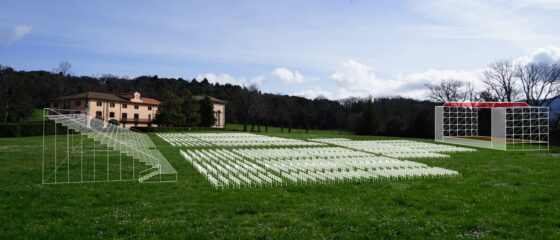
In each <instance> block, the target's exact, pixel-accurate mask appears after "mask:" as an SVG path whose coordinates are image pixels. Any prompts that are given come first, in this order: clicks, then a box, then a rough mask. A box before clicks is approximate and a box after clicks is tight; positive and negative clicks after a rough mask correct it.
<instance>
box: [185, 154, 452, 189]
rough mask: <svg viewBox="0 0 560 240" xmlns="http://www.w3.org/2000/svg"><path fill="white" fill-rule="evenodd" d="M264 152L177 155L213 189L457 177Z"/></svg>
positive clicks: (402, 166)
mask: <svg viewBox="0 0 560 240" xmlns="http://www.w3.org/2000/svg"><path fill="white" fill-rule="evenodd" d="M318 149H319V148H318ZM268 150H269V151H271V152H272V153H267V152H266V151H263V150H262V149H258V150H257V149H232V150H225V149H199V150H186V151H183V150H180V154H181V156H183V158H184V159H185V160H186V161H187V162H189V163H190V164H192V165H193V166H194V168H195V169H196V170H197V171H198V172H199V173H200V174H202V175H203V176H205V177H206V179H207V180H208V181H209V182H210V183H211V184H212V186H214V187H216V188H229V187H243V186H273V185H285V184H288V183H296V184H308V183H329V182H340V181H363V180H378V179H409V178H416V177H450V176H451V177H452V176H458V175H459V174H458V172H456V171H452V170H447V169H442V168H434V167H429V166H427V165H425V164H422V163H417V162H411V161H403V160H398V159H393V158H389V157H383V156H374V155H368V156H355V157H342V156H341V157H338V158H330V157H327V156H320V155H316V156H311V157H309V156H308V157H306V158H292V157H283V156H282V155H281V154H280V152H279V151H280V150H282V151H285V152H286V153H288V152H290V151H298V150H300V148H296V149H290V148H282V149H268ZM331 150H334V149H331ZM345 151H352V150H345ZM356 152H357V151H356Z"/></svg>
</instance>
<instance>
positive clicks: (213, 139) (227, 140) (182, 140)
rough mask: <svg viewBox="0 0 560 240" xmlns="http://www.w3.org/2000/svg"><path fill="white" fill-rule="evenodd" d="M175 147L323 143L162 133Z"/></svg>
mask: <svg viewBox="0 0 560 240" xmlns="http://www.w3.org/2000/svg"><path fill="white" fill-rule="evenodd" d="M158 136H159V137H161V138H162V139H163V140H165V141H166V142H168V143H170V144H171V145H173V146H179V147H180V146H185V147H198V146H220V147H244V146H321V145H324V144H323V143H318V142H309V141H304V140H299V139H291V138H280V137H272V136H264V135H257V134H251V133H160V134H158Z"/></svg>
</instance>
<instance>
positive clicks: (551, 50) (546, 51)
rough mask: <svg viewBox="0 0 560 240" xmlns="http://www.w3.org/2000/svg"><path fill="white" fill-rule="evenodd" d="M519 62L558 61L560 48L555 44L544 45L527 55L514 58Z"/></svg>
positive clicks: (559, 60)
mask: <svg viewBox="0 0 560 240" xmlns="http://www.w3.org/2000/svg"><path fill="white" fill-rule="evenodd" d="M514 62H519V63H521V64H528V63H549V64H553V63H560V48H559V47H556V46H546V47H543V48H539V49H537V50H535V51H533V52H532V53H530V54H529V55H528V56H523V57H520V58H517V59H515V60H514Z"/></svg>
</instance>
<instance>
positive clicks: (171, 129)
mask: <svg viewBox="0 0 560 240" xmlns="http://www.w3.org/2000/svg"><path fill="white" fill-rule="evenodd" d="M132 129H135V130H138V131H140V132H189V131H220V132H221V131H225V128H210V127H132Z"/></svg>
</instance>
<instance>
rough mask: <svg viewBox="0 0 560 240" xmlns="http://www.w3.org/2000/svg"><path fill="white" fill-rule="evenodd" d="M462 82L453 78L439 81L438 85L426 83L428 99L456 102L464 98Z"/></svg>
mask: <svg viewBox="0 0 560 240" xmlns="http://www.w3.org/2000/svg"><path fill="white" fill-rule="evenodd" d="M463 86H464V83H463V82H461V81H458V80H455V79H447V80H443V81H441V83H440V84H438V85H427V87H428V88H429V89H430V92H429V93H428V99H430V100H433V101H436V102H457V101H464V100H465V91H464V90H463V89H462V88H463Z"/></svg>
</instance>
